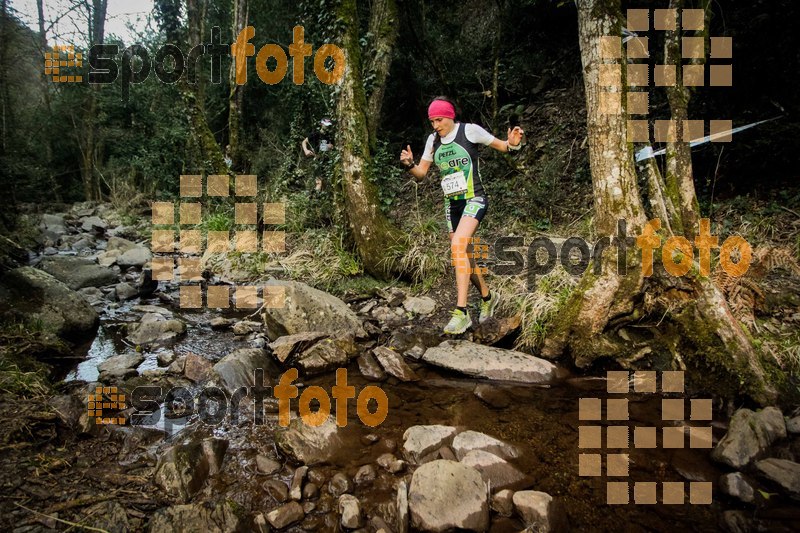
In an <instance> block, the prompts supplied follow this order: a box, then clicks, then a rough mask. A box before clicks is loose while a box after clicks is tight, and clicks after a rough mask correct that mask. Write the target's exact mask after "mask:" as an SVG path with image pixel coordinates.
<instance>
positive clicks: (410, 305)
mask: <svg viewBox="0 0 800 533" xmlns="http://www.w3.org/2000/svg"><path fill="white" fill-rule="evenodd" d="M403 307H404V308H405V310H406V311H408V312H409V313H414V314H415V315H430V314H431V313H433V312H434V311H435V310H436V301H435V300H434V299H433V298H428V297H427V296H411V297H409V298H406V299H405V301H404V302H403Z"/></svg>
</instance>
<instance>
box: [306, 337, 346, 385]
mask: <svg viewBox="0 0 800 533" xmlns="http://www.w3.org/2000/svg"><path fill="white" fill-rule="evenodd" d="M349 361H350V355H349V354H348V353H347V352H346V351H345V349H344V348H343V343H342V342H341V341H340V340H339V339H323V340H321V341H319V342H317V343H316V344H314V345H313V346H312V347H311V348H309V349H308V350H306V351H304V352H303V353H301V354H300V355H298V356H297V357H296V359H295V361H294V364H296V365H297V366H299V367H300V368H301V369H302V370H303V373H304V374H305V375H307V376H313V375H316V374H322V373H324V372H327V371H329V370H333V369H335V368H341V367H344V366H346V365H347V363H348V362H349Z"/></svg>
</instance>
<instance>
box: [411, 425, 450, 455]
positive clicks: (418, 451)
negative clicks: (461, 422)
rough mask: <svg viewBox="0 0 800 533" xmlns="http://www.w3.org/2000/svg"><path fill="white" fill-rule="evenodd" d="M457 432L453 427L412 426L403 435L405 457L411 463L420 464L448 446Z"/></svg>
mask: <svg viewBox="0 0 800 533" xmlns="http://www.w3.org/2000/svg"><path fill="white" fill-rule="evenodd" d="M457 431H458V430H457V429H456V428H454V427H453V426H441V425H428V426H411V427H410V428H408V429H407V430H406V431H405V433H403V455H404V456H405V458H406V459H407V460H408V461H410V462H411V463H415V464H418V462H419V460H420V459H422V458H423V457H424V456H426V455H428V454H429V453H431V452H434V451H436V450H438V449H439V448H441V447H442V446H448V445H449V444H450V443H451V442H452V440H453V437H454V436H455V434H456V433H457Z"/></svg>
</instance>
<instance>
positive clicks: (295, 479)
mask: <svg viewBox="0 0 800 533" xmlns="http://www.w3.org/2000/svg"><path fill="white" fill-rule="evenodd" d="M307 473H308V467H307V466H301V467H299V468H298V469H297V470H295V471H294V475H293V476H292V486H291V487H290V488H289V497H290V498H291V499H293V500H299V499H301V498H302V497H303V481H304V480H305V479H306V474H307Z"/></svg>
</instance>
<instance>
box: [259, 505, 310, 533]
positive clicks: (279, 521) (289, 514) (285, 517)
mask: <svg viewBox="0 0 800 533" xmlns="http://www.w3.org/2000/svg"><path fill="white" fill-rule="evenodd" d="M305 516H306V514H305V512H304V511H303V506H301V505H300V504H299V503H297V502H289V503H287V504H286V505H282V506H280V507H278V508H277V509H275V510H274V511H270V512H269V513H267V522H269V523H270V525H271V526H272V527H274V528H275V529H283V528H285V527H287V526H290V525H292V524H295V523H297V522H299V521H300V520H302V519H303V518H305Z"/></svg>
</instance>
